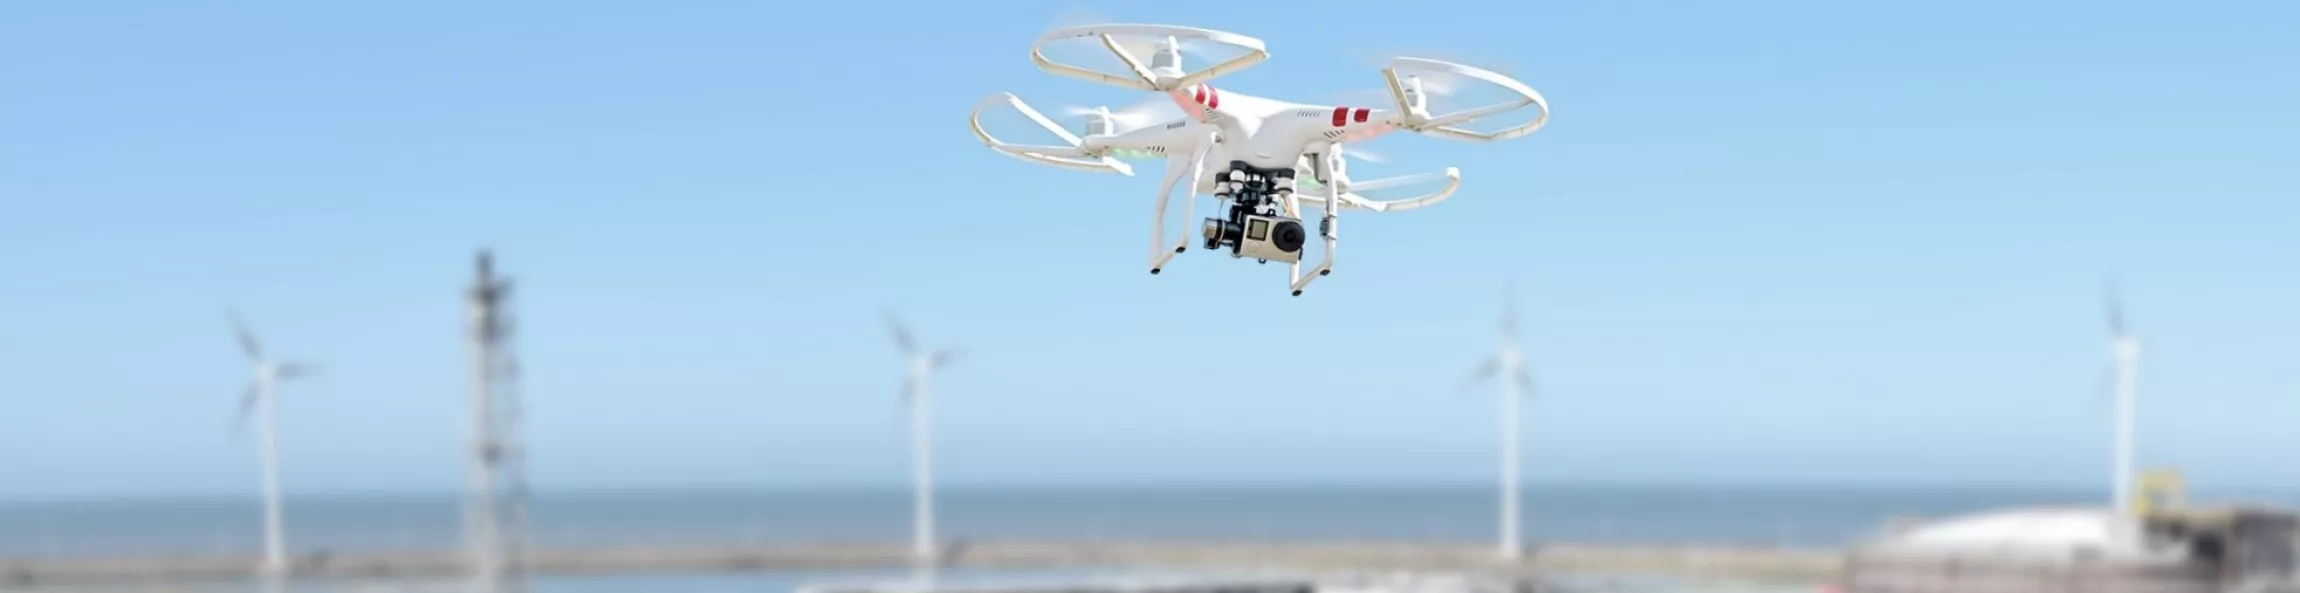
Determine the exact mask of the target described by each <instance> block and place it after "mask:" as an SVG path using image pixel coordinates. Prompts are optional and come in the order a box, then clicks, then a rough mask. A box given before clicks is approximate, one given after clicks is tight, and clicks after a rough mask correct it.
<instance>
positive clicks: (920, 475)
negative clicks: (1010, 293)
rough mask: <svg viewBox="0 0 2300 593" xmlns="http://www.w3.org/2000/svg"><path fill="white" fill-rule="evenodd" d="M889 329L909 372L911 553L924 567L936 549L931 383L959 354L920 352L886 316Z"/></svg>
mask: <svg viewBox="0 0 2300 593" xmlns="http://www.w3.org/2000/svg"><path fill="white" fill-rule="evenodd" d="M886 323H887V327H888V328H889V329H891V330H893V331H894V344H895V347H896V348H898V349H900V350H901V351H902V355H903V358H904V359H905V363H906V366H907V368H906V370H905V371H904V374H903V381H902V395H901V397H902V403H903V410H904V413H905V414H906V415H908V416H910V438H911V487H912V488H913V491H912V511H911V521H912V523H911V554H912V555H914V556H915V557H916V558H917V559H918V561H919V562H920V563H921V564H926V563H930V562H932V561H933V560H934V557H935V547H934V442H933V432H932V427H931V425H930V424H929V423H928V416H927V414H928V412H929V411H930V410H931V409H932V406H931V405H930V404H931V403H932V400H931V399H930V398H929V391H928V384H929V383H930V382H931V381H932V379H933V378H934V372H935V371H938V370H941V369H942V367H945V366H949V365H950V362H951V361H952V360H953V359H955V358H956V357H957V355H958V353H957V352H956V351H953V350H920V349H919V348H918V343H917V342H915V341H913V340H912V339H911V334H910V328H908V327H906V326H904V325H903V323H902V321H900V320H897V319H895V317H894V314H893V313H888V314H886Z"/></svg>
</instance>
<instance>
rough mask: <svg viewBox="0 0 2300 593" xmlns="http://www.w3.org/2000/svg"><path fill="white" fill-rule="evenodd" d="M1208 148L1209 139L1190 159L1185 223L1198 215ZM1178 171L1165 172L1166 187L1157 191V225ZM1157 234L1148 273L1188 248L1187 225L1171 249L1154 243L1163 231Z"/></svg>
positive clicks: (1162, 218)
mask: <svg viewBox="0 0 2300 593" xmlns="http://www.w3.org/2000/svg"><path fill="white" fill-rule="evenodd" d="M1208 150H1213V143H1212V140H1211V139H1209V140H1208V142H1207V145H1206V146H1205V148H1202V149H1200V150H1198V151H1196V156H1193V157H1191V159H1190V179H1189V182H1188V183H1186V185H1188V186H1190V187H1189V189H1188V190H1187V191H1186V193H1185V194H1184V195H1185V197H1184V198H1183V201H1182V223H1183V224H1185V225H1187V224H1189V223H1190V219H1191V218H1194V217H1196V216H1197V215H1198V182H1199V181H1200V180H1202V179H1205V177H1206V151H1208ZM1169 166H1171V165H1169ZM1180 172H1181V171H1180V170H1179V169H1176V170H1173V171H1168V172H1167V173H1166V187H1165V188H1164V189H1162V190H1160V191H1159V193H1158V204H1159V206H1158V226H1164V225H1165V223H1166V206H1165V204H1166V196H1167V195H1168V194H1169V193H1171V192H1173V191H1174V183H1175V181H1176V180H1177V177H1175V174H1176V173H1180ZM1158 235H1159V236H1157V237H1153V238H1152V243H1151V245H1150V249H1151V254H1150V273H1152V274H1156V273H1158V270H1162V269H1165V267H1166V262H1167V261H1169V260H1172V259H1174V256H1176V255H1180V254H1181V253H1182V252H1184V251H1188V250H1190V229H1189V227H1187V226H1185V227H1183V229H1182V238H1181V239H1179V240H1176V241H1175V242H1174V248H1173V249H1172V250H1167V249H1161V248H1160V247H1161V245H1159V244H1158V243H1156V240H1157V239H1161V238H1164V231H1159V232H1158Z"/></svg>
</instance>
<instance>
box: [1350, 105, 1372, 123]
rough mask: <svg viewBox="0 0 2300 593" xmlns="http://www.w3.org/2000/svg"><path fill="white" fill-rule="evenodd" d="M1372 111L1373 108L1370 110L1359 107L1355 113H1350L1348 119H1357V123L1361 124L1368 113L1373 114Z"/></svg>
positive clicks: (1364, 121)
mask: <svg viewBox="0 0 2300 593" xmlns="http://www.w3.org/2000/svg"><path fill="white" fill-rule="evenodd" d="M1373 111H1374V110H1372V109H1367V108H1364V107H1359V108H1358V110H1357V112H1356V113H1352V114H1350V119H1352V120H1355V121H1357V122H1358V123H1361V124H1362V123H1366V117H1367V116H1369V115H1372V114H1373Z"/></svg>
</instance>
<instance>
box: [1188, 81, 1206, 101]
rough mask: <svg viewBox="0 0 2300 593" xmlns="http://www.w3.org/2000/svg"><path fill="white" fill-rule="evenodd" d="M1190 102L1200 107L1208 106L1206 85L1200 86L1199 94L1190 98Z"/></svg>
mask: <svg viewBox="0 0 2300 593" xmlns="http://www.w3.org/2000/svg"><path fill="white" fill-rule="evenodd" d="M1190 102H1192V103H1197V104H1199V105H1205V104H1206V85H1198V93H1197V94H1196V95H1193V96H1191V97H1190Z"/></svg>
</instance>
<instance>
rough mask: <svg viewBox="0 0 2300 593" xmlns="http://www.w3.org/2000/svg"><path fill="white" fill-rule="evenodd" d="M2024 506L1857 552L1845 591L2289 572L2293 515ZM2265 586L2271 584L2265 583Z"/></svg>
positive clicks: (2124, 585) (2079, 589)
mask: <svg viewBox="0 0 2300 593" xmlns="http://www.w3.org/2000/svg"><path fill="white" fill-rule="evenodd" d="M2147 517H2148V518H2147V519H2140V518H2138V517H2133V516H2128V515H2121V514H2117V513H2114V512H2111V511H2108V510H2106V509H2096V508H2030V509H2014V510H2007V511H2000V512H1992V513H1985V514H1981V515H1974V516H1968V517H1961V518H1956V519H1950V520H1946V521H1941V522H1937V523H1931V524H1925V525H1919V526H1916V527H1913V528H1909V529H1904V530H1901V531H1898V532H1895V533H1891V534H1888V535H1886V536H1884V537H1880V538H1878V539H1876V540H1874V541H1871V542H1868V543H1866V544H1864V545H1861V546H1859V547H1856V548H1854V549H1853V550H1852V551H1851V554H1849V555H1848V557H1847V560H1846V566H1845V574H1844V584H1843V589H1844V590H1845V591H1846V593H1997V592H2003V593H2038V592H2048V591H2049V592H2056V593H2125V592H2133V593H2139V592H2150V593H2227V592H2232V591H2269V590H2277V591H2287V590H2289V591H2300V589H2290V588H2286V589H2272V588H2268V587H2271V586H2284V587H2289V585H2282V583H2290V582H2291V581H2292V578H2293V576H2294V573H2293V567H2294V565H2295V564H2296V561H2295V557H2294V549H2295V545H2294V544H2295V541H2294V537H2295V534H2296V533H2300V532H2296V530H2295V529H2294V525H2295V519H2294V517H2293V516H2292V515H2291V514H2289V513H2283V512H2277V511H2268V510H2259V509H2231V510H2216V511H2172V510H2167V511H2163V512H2159V513H2154V514H2150V515H2147ZM2272 584H2273V585H2272Z"/></svg>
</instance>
